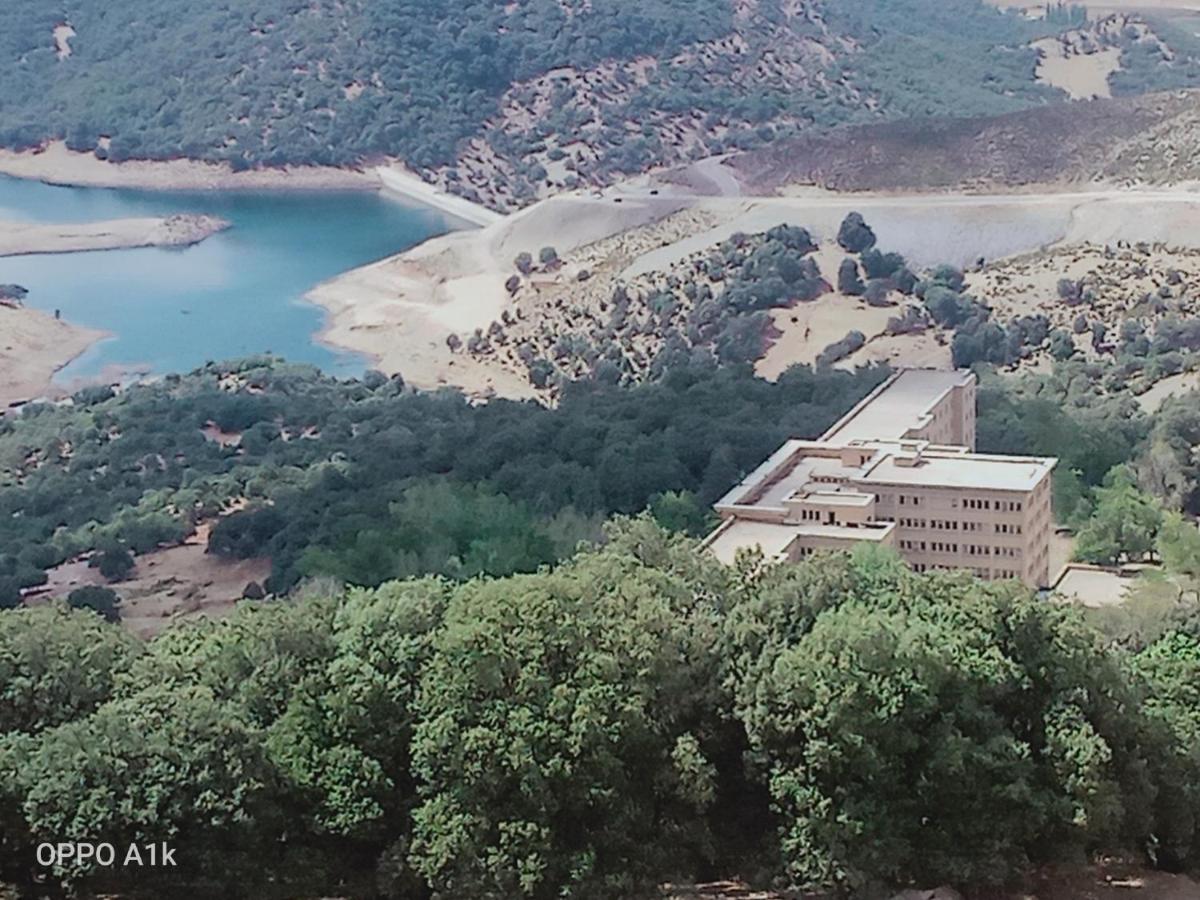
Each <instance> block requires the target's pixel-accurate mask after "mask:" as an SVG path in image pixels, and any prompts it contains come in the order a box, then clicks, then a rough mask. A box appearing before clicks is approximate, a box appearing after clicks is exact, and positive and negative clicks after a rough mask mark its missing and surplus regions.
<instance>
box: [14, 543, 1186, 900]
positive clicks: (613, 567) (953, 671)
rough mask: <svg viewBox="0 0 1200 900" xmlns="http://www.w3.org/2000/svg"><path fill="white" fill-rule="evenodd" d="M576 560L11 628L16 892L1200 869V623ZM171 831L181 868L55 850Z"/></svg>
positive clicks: (360, 892)
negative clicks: (178, 611)
mask: <svg viewBox="0 0 1200 900" xmlns="http://www.w3.org/2000/svg"><path fill="white" fill-rule="evenodd" d="M608 537H609V541H608V543H607V544H606V546H604V547H603V548H602V549H599V550H591V551H587V552H584V553H581V554H580V555H578V556H577V557H576V558H574V559H573V560H571V561H569V562H567V563H565V564H564V565H562V566H560V567H558V568H557V569H555V570H549V569H546V570H542V571H540V572H538V573H536V574H528V575H517V576H512V577H509V578H504V579H491V578H483V579H475V580H471V581H468V582H465V583H461V584H457V585H456V584H454V583H452V582H448V581H445V580H440V579H436V578H423V579H418V580H411V581H403V582H391V583H388V584H385V585H383V586H381V587H380V588H377V589H370V590H365V589H356V590H352V591H350V592H349V593H340V592H332V593H322V594H318V595H313V596H309V597H308V598H307V599H296V600H293V601H292V602H286V603H274V604H267V605H261V604H258V605H254V604H252V605H248V606H243V608H242V609H240V610H239V612H238V613H237V614H236V615H235V616H234V617H233V619H231V620H229V621H225V622H204V621H198V622H193V623H190V624H180V625H176V626H173V627H171V628H169V629H168V630H167V632H165V633H164V634H163V635H162V636H160V637H159V638H157V639H155V640H154V641H152V642H150V643H148V644H146V643H141V642H138V641H137V640H135V639H134V638H132V637H130V636H129V635H127V634H126V633H125V632H124V631H122V630H121V629H120V628H119V627H118V626H114V625H108V624H106V623H105V622H104V621H103V620H102V619H101V618H100V617H99V616H97V615H95V614H94V613H90V612H83V611H77V612H69V611H67V610H65V609H62V608H58V607H43V608H39V609H29V610H20V611H15V612H10V613H7V614H4V615H0V673H3V675H4V677H3V678H2V679H0V892H2V891H3V887H4V885H3V882H5V881H7V882H10V883H13V884H16V885H18V886H20V887H23V888H33V878H34V875H35V873H37V874H38V875H39V876H46V877H48V878H49V879H50V884H49V885H45V884H43V885H42V888H41V889H45V888H46V887H52V886H56V885H59V884H63V885H66V886H67V887H69V888H70V889H71V890H73V891H76V892H80V893H87V894H92V893H93V892H94V893H98V894H105V893H117V894H120V895H121V896H123V897H129V898H142V897H146V898H150V897H161V896H164V895H165V894H167V893H172V894H175V895H181V896H189V897H229V896H244V897H251V896H252V897H256V898H283V897H298V896H370V895H376V896H381V897H394V898H416V897H422V896H428V893H427V892H428V891H429V890H432V891H434V892H436V894H437V895H438V896H459V897H472V898H490V900H500V898H505V900H511V898H532V900H560V898H588V900H592V898H594V900H608V898H613V897H628V898H638V897H650V896H655V891H654V886H655V885H656V884H659V883H662V882H664V881H668V880H670V881H674V882H675V883H679V882H680V881H681V880H689V879H696V878H699V877H710V878H712V877H721V876H729V875H732V874H734V873H738V874H741V875H742V876H744V877H748V878H749V879H750V880H751V881H753V882H755V883H759V884H763V885H767V884H771V883H775V884H790V885H797V886H803V887H818V888H830V887H832V888H840V889H842V890H845V891H849V892H853V893H859V892H863V893H869V892H871V891H872V890H874V889H876V888H879V887H884V886H893V887H901V886H909V885H915V886H924V887H931V886H935V885H939V884H944V883H949V884H952V885H955V886H957V887H960V888H967V889H970V888H991V887H999V886H1002V885H1011V884H1013V883H1014V881H1016V880H1017V879H1019V878H1020V876H1021V875H1022V874H1023V873H1025V872H1027V871H1028V870H1029V868H1030V867H1032V866H1036V865H1040V864H1044V863H1056V862H1062V861H1069V860H1072V859H1082V858H1083V855H1084V854H1092V853H1101V852H1108V851H1116V852H1124V853H1128V854H1133V855H1134V856H1135V857H1139V858H1143V859H1145V860H1147V861H1149V862H1152V863H1154V864H1157V865H1159V866H1163V867H1166V868H1168V869H1179V868H1185V869H1186V868H1194V867H1195V866H1196V865H1197V862H1198V861H1200V830H1198V822H1197V816H1196V811H1197V810H1198V809H1200V756H1197V747H1198V746H1200V624H1198V622H1200V618H1198V617H1197V615H1196V610H1195V608H1194V607H1193V608H1192V609H1191V612H1190V615H1189V616H1184V617H1180V618H1178V619H1177V620H1176V621H1175V623H1174V624H1173V625H1172V626H1171V627H1169V628H1168V629H1166V630H1165V631H1164V632H1163V633H1162V634H1161V636H1159V637H1157V638H1155V639H1154V640H1153V641H1151V642H1149V643H1147V644H1145V645H1143V646H1131V647H1126V646H1125V645H1123V644H1121V643H1114V642H1110V641H1106V640H1104V639H1102V638H1101V636H1100V635H1099V634H1098V633H1097V632H1095V631H1094V630H1092V628H1090V627H1089V626H1088V624H1087V623H1086V622H1085V621H1084V619H1083V613H1082V611H1081V610H1079V609H1077V608H1072V607H1067V606H1063V605H1059V604H1049V603H1045V602H1044V601H1042V600H1039V599H1038V598H1036V597H1035V596H1033V595H1032V594H1031V593H1030V592H1028V591H1027V590H1026V589H1024V588H1022V587H1021V586H1020V585H1018V584H1016V583H1012V582H1010V583H1003V584H1000V583H990V584H989V583H981V582H978V581H976V580H974V579H972V578H970V577H969V576H967V575H965V574H961V573H960V574H947V573H939V574H931V575H918V574H915V573H913V572H911V571H910V570H908V569H907V567H905V566H904V565H903V563H901V562H900V560H899V559H898V558H896V557H894V556H891V555H890V554H887V553H883V552H879V551H875V552H866V551H863V552H860V553H857V554H855V555H854V556H846V555H829V556H826V557H823V558H821V559H818V560H814V561H809V562H805V563H801V564H794V565H781V566H775V567H769V568H767V569H766V570H765V571H764V570H762V569H759V568H757V567H755V566H747V567H742V568H730V567H724V566H722V565H720V564H718V563H717V562H716V561H715V560H713V559H711V558H710V557H707V556H706V555H704V554H701V553H698V552H697V547H696V543H695V542H694V541H693V540H690V539H686V538H681V537H679V536H670V535H668V534H667V533H666V532H664V531H662V530H661V529H659V528H658V527H657V526H655V525H654V524H653V523H652V522H650V521H649V520H647V519H641V520H627V521H624V522H620V523H616V524H615V525H614V526H612V527H611V529H610V532H609V535H608ZM64 836H70V837H71V838H74V839H79V840H108V841H112V842H114V843H118V844H121V845H124V844H125V843H127V842H130V841H143V842H144V841H151V840H154V841H159V840H165V841H167V842H168V843H169V844H170V845H172V846H174V847H176V848H178V850H177V861H178V863H179V866H178V868H176V869H171V870H163V869H158V870H155V869H150V870H141V871H135V870H121V869H119V868H118V869H116V870H112V869H107V870H106V869H102V868H99V867H96V866H94V865H86V864H66V865H63V866H61V867H58V868H55V869H53V870H52V871H49V872H47V871H45V870H44V869H43V868H39V867H38V866H37V865H36V864H35V862H34V848H35V847H36V844H37V842H39V841H44V840H59V839H62V838H63V837H64Z"/></svg>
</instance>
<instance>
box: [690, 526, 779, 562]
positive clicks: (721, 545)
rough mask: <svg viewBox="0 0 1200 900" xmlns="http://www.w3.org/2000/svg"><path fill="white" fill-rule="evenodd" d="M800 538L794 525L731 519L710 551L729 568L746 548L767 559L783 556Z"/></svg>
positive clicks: (720, 531) (712, 542)
mask: <svg viewBox="0 0 1200 900" xmlns="http://www.w3.org/2000/svg"><path fill="white" fill-rule="evenodd" d="M797 536H798V529H797V527H796V526H795V525H777V524H775V523H773V522H756V521H754V520H753V519H728V520H726V525H723V526H722V527H721V528H719V529H718V530H717V531H716V533H714V534H713V536H712V538H711V542H710V543H709V544H708V549H709V550H710V551H711V552H712V554H713V556H715V557H716V558H717V559H719V560H720V561H721V562H723V563H725V564H726V565H730V564H731V563H732V562H733V560H734V557H735V556H737V552H738V551H739V550H741V549H743V548H745V549H753V548H754V547H758V548H759V549H761V550H762V552H763V555H764V556H765V557H766V558H767V559H773V558H774V557H777V556H781V555H783V554H784V553H785V552H786V551H787V548H788V546H789V545H790V544H791V543H792V541H794V540H795V539H796V537H797Z"/></svg>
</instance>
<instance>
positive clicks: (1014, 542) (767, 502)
mask: <svg viewBox="0 0 1200 900" xmlns="http://www.w3.org/2000/svg"><path fill="white" fill-rule="evenodd" d="M975 385H976V381H975V376H974V374H972V373H971V372H941V371H933V370H923V369H909V370H905V371H902V372H899V373H897V374H896V375H894V376H892V377H891V378H890V379H888V380H887V381H886V382H884V383H883V384H882V385H880V386H879V387H878V388H877V389H876V390H875V391H873V392H872V393H871V394H870V395H868V396H867V397H866V398H865V399H864V400H863V401H862V402H860V403H859V404H858V405H857V406H855V407H854V409H852V410H851V411H850V412H849V413H847V414H846V415H845V416H844V417H842V419H840V420H839V421H838V422H837V423H835V424H834V425H833V427H831V428H830V429H829V430H828V431H827V432H826V433H825V434H824V435H823V436H822V437H821V438H819V439H818V440H815V441H801V440H793V441H788V442H787V443H786V444H784V446H783V447H781V448H780V449H779V450H778V451H776V452H775V453H774V454H772V455H771V457H770V458H769V459H767V460H766V461H765V462H764V463H763V464H762V465H760V466H759V467H758V468H757V469H755V470H754V471H753V472H751V473H750V475H748V476H747V477H746V478H745V479H743V480H742V481H741V482H740V483H739V484H738V485H737V486H736V487H734V488H733V490H731V491H730V492H729V493H728V494H726V495H725V496H724V497H723V498H721V500H720V501H719V502H718V503H717V505H716V510H717V512H718V514H720V516H721V518H722V520H723V521H722V523H721V525H720V527H719V528H717V530H716V531H715V532H713V534H712V535H710V536H709V538H708V539H707V541H706V542H705V544H706V546H707V547H708V549H709V550H710V551H711V552H712V553H714V554H715V555H716V556H717V557H718V558H719V559H721V560H723V561H726V562H732V561H733V559H734V557H735V556H736V554H737V552H738V551H739V550H741V549H743V548H753V547H757V548H759V549H760V550H761V551H762V552H763V553H764V554H765V555H766V556H767V557H769V558H775V559H791V560H795V559H800V558H803V557H804V556H807V555H810V554H812V553H814V552H817V551H819V550H837V549H847V548H850V547H853V546H854V545H856V544H859V543H863V542H870V543H875V544H878V545H881V546H887V547H892V548H894V549H895V550H896V551H897V552H898V553H899V554H900V555H901V556H902V557H903V558H904V559H905V560H906V561H907V562H908V564H909V565H911V566H912V567H913V568H914V569H916V570H917V571H922V572H923V571H929V570H932V569H965V570H967V571H970V572H972V573H974V574H975V575H977V576H978V577H980V578H986V579H1009V578H1015V579H1019V580H1021V581H1023V582H1025V583H1026V584H1028V585H1030V586H1031V587H1045V586H1046V585H1047V584H1048V583H1049V579H1050V559H1049V556H1050V537H1051V534H1052V529H1053V522H1052V521H1051V510H1050V481H1051V479H1050V476H1051V473H1052V472H1053V470H1054V466H1055V463H1056V460H1054V459H1049V458H1042V457H1028V456H1001V455H995V454H984V453H976V452H974V447H975Z"/></svg>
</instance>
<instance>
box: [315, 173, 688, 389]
mask: <svg viewBox="0 0 1200 900" xmlns="http://www.w3.org/2000/svg"><path fill="white" fill-rule="evenodd" d="M686 205H687V204H686V203H684V202H680V201H678V200H668V199H661V198H650V197H638V198H628V199H623V200H622V202H621V203H619V204H618V203H615V202H613V200H611V199H609V200H605V201H599V200H595V199H592V198H587V197H582V196H579V195H575V194H572V195H563V196H559V197H553V198H550V199H548V200H544V201H542V202H540V203H537V204H535V205H533V206H531V207H529V208H528V209H525V210H522V211H521V212H518V213H514V214H513V215H510V216H506V217H504V218H501V219H499V220H497V221H495V222H494V223H492V224H490V225H488V226H487V227H485V228H481V229H478V230H475V231H465V232H456V233H453V234H448V235H445V236H443V237H439V238H434V239H433V240H431V241H427V242H426V243H424V244H421V245H420V246H418V247H415V248H413V249H412V250H409V251H407V252H405V253H402V254H400V255H399V256H394V257H391V258H389V259H385V260H382V261H381V262H378V263H375V264H373V265H370V266H366V267H364V268H361V269H355V270H353V271H351V272H347V273H346V274H344V275H341V276H339V277H338V278H335V279H333V280H332V281H328V282H325V283H324V284H322V285H319V286H317V287H316V288H315V289H314V290H313V291H312V292H310V293H309V295H308V299H309V300H311V301H312V302H314V303H316V304H318V305H320V306H323V307H324V308H325V309H326V310H327V311H328V317H327V320H326V326H325V328H324V330H323V331H322V332H321V335H320V338H321V340H322V341H324V342H326V343H328V344H330V345H332V346H335V347H342V348H347V349H352V350H355V351H357V352H359V353H363V354H365V355H367V356H369V357H371V358H372V359H373V360H374V364H375V365H376V366H377V367H378V368H379V369H381V370H382V371H384V372H387V373H389V374H392V373H396V372H399V373H400V374H402V375H403V376H404V378H405V379H406V380H407V381H409V382H410V383H412V384H414V385H416V386H417V387H421V388H436V387H439V386H443V385H455V386H458V387H461V388H463V389H464V390H466V391H468V392H470V393H478V394H485V393H490V392H495V393H497V394H500V395H502V396H509V397H529V396H532V391H531V389H530V386H529V383H528V381H527V380H525V379H524V378H523V377H520V376H517V375H515V374H513V373H511V372H507V371H504V370H503V369H499V368H497V367H494V366H487V365H485V364H482V363H480V362H478V361H475V360H472V359H470V358H468V357H466V356H465V355H460V354H453V353H451V352H450V349H449V348H448V347H447V345H446V339H447V337H448V336H449V335H451V334H457V335H459V336H460V337H463V338H465V337H466V336H468V335H470V334H471V333H472V332H473V331H474V330H475V329H476V328H479V329H486V328H487V327H488V326H489V325H490V324H491V323H492V322H493V321H496V320H498V319H499V318H500V316H501V314H502V313H503V311H504V310H505V309H506V308H507V307H508V304H509V297H508V293H507V291H506V290H505V288H504V282H505V280H506V279H507V278H508V277H509V276H511V275H512V274H514V273H515V269H514V267H513V260H514V259H515V257H516V256H517V254H518V253H521V252H523V251H524V252H528V253H531V254H533V255H534V256H535V257H536V256H537V254H538V251H539V250H540V249H541V248H542V247H547V246H550V247H554V248H555V249H556V250H557V251H558V252H559V253H560V254H566V253H570V252H571V251H573V250H575V249H577V248H579V247H582V246H584V245H587V244H591V243H594V242H596V241H599V240H601V239H603V238H606V237H609V236H611V235H614V234H618V233H620V232H622V231H626V230H628V229H630V228H636V227H638V226H640V225H645V224H648V223H650V222H654V221H657V220H659V219H661V218H663V217H665V216H667V215H670V214H671V213H672V212H675V211H677V210H679V209H681V208H683V207H684V206H686Z"/></svg>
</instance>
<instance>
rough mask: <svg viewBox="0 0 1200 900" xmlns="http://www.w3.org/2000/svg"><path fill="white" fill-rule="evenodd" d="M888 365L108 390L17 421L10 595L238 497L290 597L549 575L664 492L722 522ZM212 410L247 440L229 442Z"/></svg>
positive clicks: (236, 535)
mask: <svg viewBox="0 0 1200 900" xmlns="http://www.w3.org/2000/svg"><path fill="white" fill-rule="evenodd" d="M886 374H887V373H886V370H885V369H871V370H865V371H861V372H858V373H846V372H818V373H814V372H812V371H810V370H807V369H795V370H793V371H792V372H791V373H789V374H788V375H787V376H786V377H785V378H782V379H780V381H779V383H778V384H775V385H772V384H769V383H767V382H764V381H762V380H760V379H757V378H754V377H753V375H752V374H751V373H750V372H749V371H747V370H745V369H742V368H730V369H724V370H714V369H713V368H712V367H711V366H697V367H690V366H682V367H680V368H678V369H676V370H675V371H673V372H672V373H671V374H670V375H669V376H668V377H666V378H664V379H663V380H662V381H661V382H659V383H657V384H654V385H647V386H644V387H641V388H638V389H635V390H628V391H626V390H622V389H620V388H617V387H615V386H610V385H605V384H599V383H588V384H580V385H578V386H577V387H576V389H575V390H573V391H570V392H568V393H567V394H566V396H564V398H563V401H562V403H561V404H560V405H559V407H558V408H557V409H553V410H551V409H546V408H544V407H542V406H539V405H537V404H534V403H514V402H509V401H493V402H491V403H489V404H487V405H485V406H473V405H471V404H470V403H468V402H467V400H466V399H465V398H464V397H463V396H462V395H460V394H458V393H455V392H451V391H447V392H443V393H439V394H421V393H415V392H413V391H411V390H406V389H405V388H404V385H403V383H402V382H401V381H399V380H396V379H388V378H384V377H383V376H380V375H378V374H373V375H369V376H368V377H367V378H366V379H365V380H363V381H339V380H337V379H334V378H329V377H326V376H323V375H321V374H319V373H318V372H317V371H316V370H315V369H312V368H311V367H305V366H292V365H286V364H283V363H280V362H278V361H270V360H247V361H244V362H241V363H234V364H228V365H217V364H213V365H210V366H208V367H206V368H205V369H202V370H199V371H197V372H195V373H193V374H191V375H187V376H183V377H179V376H171V377H168V378H167V379H165V380H164V381H162V382H160V383H156V384H145V385H140V386H136V387H132V388H130V389H129V390H128V391H126V392H124V393H122V394H121V395H119V396H114V395H113V392H112V391H111V390H108V389H91V390H87V391H84V392H82V393H80V394H78V395H76V397H75V402H74V403H73V404H72V405H70V406H50V405H42V406H33V407H29V408H27V409H26V410H25V411H24V413H23V414H22V415H20V416H19V417H15V418H14V417H8V418H5V419H3V420H0V544H2V545H3V547H4V551H3V555H2V556H0V588H3V590H2V591H0V605H12V604H14V603H16V602H17V601H18V599H19V591H20V589H21V588H26V587H33V586H36V585H38V584H41V583H43V582H44V581H45V579H46V576H45V572H44V570H45V569H47V568H49V567H52V566H54V565H56V564H58V563H60V562H62V561H64V560H66V559H69V558H73V557H75V556H76V555H77V554H80V553H83V552H87V551H99V552H100V557H101V558H100V559H99V564H101V565H103V564H105V562H106V560H107V557H108V556H109V555H113V556H114V557H115V558H114V559H113V560H112V564H113V565H114V566H116V565H118V564H119V563H120V557H119V555H120V554H121V553H122V552H124V551H132V552H134V553H144V552H146V551H148V550H151V549H154V548H155V547H157V546H159V545H160V544H170V543H174V542H177V541H179V540H180V539H181V538H182V537H183V536H184V535H186V534H188V533H190V532H191V530H192V528H193V524H194V523H195V522H197V521H199V520H202V519H211V518H212V517H214V516H216V515H218V514H219V513H220V512H222V511H223V510H224V511H228V509H229V507H230V505H231V504H233V503H234V502H235V501H241V502H245V503H247V504H248V505H247V507H246V508H245V509H243V510H242V511H240V512H235V513H233V514H231V515H227V516H225V517H224V518H223V519H222V520H221V522H220V524H219V525H218V526H217V527H216V528H215V529H213V531H212V534H211V536H210V541H209V549H210V550H211V551H212V552H214V553H217V554H219V555H222V556H226V557H235V558H236V557H248V556H270V557H271V558H272V560H273V563H274V575H273V577H272V578H271V582H270V585H269V587H270V588H271V589H273V590H276V591H280V592H282V591H285V590H287V589H288V588H290V587H291V586H292V585H294V584H295V583H296V582H297V581H298V580H300V579H301V578H302V577H305V576H311V575H332V576H336V577H338V578H341V579H344V580H345V581H347V582H351V583H355V584H365V585H376V584H379V583H380V582H382V581H385V580H387V579H391V578H397V577H407V576H410V575H421V574H427V573H439V574H443V575H446V576H449V577H453V578H466V577H470V576H472V575H476V574H479V573H484V572H486V573H489V574H495V575H503V574H508V573H511V572H515V571H530V570H533V569H536V568H537V567H538V566H539V565H541V564H543V563H547V562H551V561H553V560H555V559H558V558H560V557H562V556H564V555H566V554H568V553H570V552H571V551H572V550H573V549H574V548H575V545H576V543H577V542H578V541H579V540H581V539H584V538H594V537H595V536H596V535H597V533H598V529H599V526H600V523H601V522H603V520H604V519H605V518H607V517H608V516H609V515H611V514H613V513H633V512H640V511H641V510H643V509H645V508H647V506H654V507H656V508H657V509H659V510H660V513H661V515H663V516H664V517H665V519H666V520H669V521H670V522H672V523H681V524H682V526H683V527H687V528H691V529H692V530H695V531H697V532H702V531H704V530H705V529H706V528H707V527H708V524H709V522H708V507H709V506H710V505H711V504H712V502H713V501H715V500H716V499H717V498H718V497H719V496H720V495H721V494H723V493H724V492H725V491H727V490H728V489H729V488H730V487H731V486H732V485H733V484H734V483H735V482H736V481H737V479H738V478H739V477H740V476H741V474H742V473H744V472H747V471H749V470H750V469H751V468H753V467H754V466H755V465H757V464H758V463H759V462H760V461H761V460H762V459H764V458H765V457H766V456H767V455H769V454H770V453H771V452H773V451H774V450H775V449H776V448H777V447H778V446H779V445H780V444H781V443H782V442H783V441H784V440H785V439H787V438H789V437H793V436H796V435H807V436H810V437H815V436H816V435H818V434H820V433H821V432H822V431H824V430H825V429H826V428H827V427H828V426H829V425H831V424H832V423H833V422H834V421H835V420H836V419H837V417H838V416H840V415H841V414H842V413H843V412H845V411H846V410H847V409H849V408H850V406H852V405H853V403H854V402H855V401H857V400H858V399H859V398H861V397H862V396H864V395H865V394H866V393H867V392H868V391H869V390H870V389H871V388H872V387H874V386H875V385H876V384H878V383H879V382H880V381H881V380H882V379H883V378H884V377H885V375H886ZM206 426H214V427H216V428H219V429H222V430H223V431H224V432H225V433H227V435H233V436H236V438H237V439H236V440H235V441H234V443H233V445H231V446H222V444H221V443H220V442H217V441H214V440H209V439H206V437H205V434H204V432H203V431H202V429H204V428H205V427H206Z"/></svg>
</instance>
